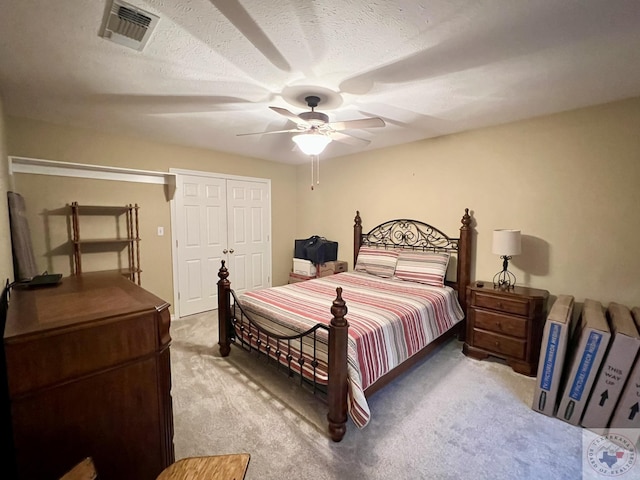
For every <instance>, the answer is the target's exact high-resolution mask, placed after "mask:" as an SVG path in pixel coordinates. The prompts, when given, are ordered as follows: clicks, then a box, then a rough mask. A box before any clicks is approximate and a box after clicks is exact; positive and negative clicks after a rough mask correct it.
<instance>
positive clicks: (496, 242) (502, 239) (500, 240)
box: [492, 230, 522, 256]
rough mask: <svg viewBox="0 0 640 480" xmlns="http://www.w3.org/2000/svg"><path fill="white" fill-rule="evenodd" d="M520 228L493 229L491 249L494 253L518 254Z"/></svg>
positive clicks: (520, 249) (519, 250) (520, 244)
mask: <svg viewBox="0 0 640 480" xmlns="http://www.w3.org/2000/svg"><path fill="white" fill-rule="evenodd" d="M520 237H521V235H520V230H494V231H493V247H492V251H493V253H495V254H496V255H508V256H511V255H520V252H521V251H522V243H521V238H520Z"/></svg>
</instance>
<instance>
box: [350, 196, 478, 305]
mask: <svg viewBox="0 0 640 480" xmlns="http://www.w3.org/2000/svg"><path fill="white" fill-rule="evenodd" d="M461 223H462V226H461V227H460V236H459V237H458V238H453V237H449V236H448V235H446V234H445V233H443V232H442V231H441V230H439V229H437V228H436V227H434V226H432V225H429V224H428V223H424V222H421V221H418V220H409V219H405V218H403V219H398V220H390V221H387V222H384V223H381V224H380V225H378V226H376V227H374V228H373V229H371V230H369V232H368V233H362V219H361V218H360V212H359V211H357V212H356V217H355V220H354V224H353V265H354V267H355V264H356V262H357V260H358V253H359V252H360V247H361V246H362V245H371V246H377V247H382V248H406V249H410V250H424V251H431V252H449V253H451V254H453V255H455V257H456V262H457V265H456V278H455V280H451V281H449V280H448V281H447V284H448V285H450V286H451V287H453V288H454V289H456V291H457V292H458V300H459V302H460V305H461V306H462V308H463V311H464V312H465V314H466V311H467V285H469V283H470V281H471V234H472V229H471V216H470V215H469V209H468V208H465V210H464V215H463V216H462V220H461Z"/></svg>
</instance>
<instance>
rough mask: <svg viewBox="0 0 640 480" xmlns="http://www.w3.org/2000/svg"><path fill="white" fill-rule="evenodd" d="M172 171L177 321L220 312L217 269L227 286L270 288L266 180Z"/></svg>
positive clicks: (269, 235) (269, 246) (235, 287)
mask: <svg viewBox="0 0 640 480" xmlns="http://www.w3.org/2000/svg"><path fill="white" fill-rule="evenodd" d="M183 172H185V171H176V173H177V175H176V193H175V197H174V207H175V208H174V212H173V215H174V217H173V221H174V222H175V228H174V235H175V240H176V244H175V247H174V255H175V257H174V258H175V260H174V268H175V269H176V273H175V274H174V281H175V282H176V284H177V285H176V288H175V291H176V294H177V308H176V313H177V314H178V315H179V316H180V317H184V316H187V315H193V314H196V313H200V312H205V311H208V310H214V309H216V308H218V290H217V282H218V270H219V269H220V261H221V260H226V262H227V268H228V269H229V280H230V281H231V288H233V289H234V290H235V291H236V292H243V291H247V290H253V289H257V288H263V287H268V286H271V223H270V222H271V200H270V198H269V196H270V187H269V182H268V180H267V181H254V180H252V179H247V180H244V179H241V178H240V179H239V178H238V177H234V178H224V177H222V176H220V177H217V176H212V175H207V174H205V173H204V172H203V174H202V175H198V172H193V174H189V173H183Z"/></svg>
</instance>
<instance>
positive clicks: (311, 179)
mask: <svg viewBox="0 0 640 480" xmlns="http://www.w3.org/2000/svg"><path fill="white" fill-rule="evenodd" d="M313 157H314V156H313V155H311V190H313Z"/></svg>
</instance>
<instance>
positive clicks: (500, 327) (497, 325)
mask: <svg viewBox="0 0 640 480" xmlns="http://www.w3.org/2000/svg"><path fill="white" fill-rule="evenodd" d="M496 327H498V328H499V329H500V330H502V324H501V323H500V320H497V321H496Z"/></svg>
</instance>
